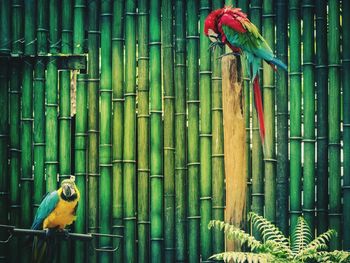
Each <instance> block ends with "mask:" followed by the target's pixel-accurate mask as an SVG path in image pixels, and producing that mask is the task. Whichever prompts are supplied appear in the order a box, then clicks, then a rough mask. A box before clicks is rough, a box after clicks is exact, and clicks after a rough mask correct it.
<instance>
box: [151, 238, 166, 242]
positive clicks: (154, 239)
mask: <svg viewBox="0 0 350 263" xmlns="http://www.w3.org/2000/svg"><path fill="white" fill-rule="evenodd" d="M163 240H164V238H162V237H152V238H151V241H163Z"/></svg>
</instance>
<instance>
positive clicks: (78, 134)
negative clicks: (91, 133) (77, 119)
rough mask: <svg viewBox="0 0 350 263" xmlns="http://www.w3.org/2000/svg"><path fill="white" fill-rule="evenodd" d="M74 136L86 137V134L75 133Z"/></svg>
mask: <svg viewBox="0 0 350 263" xmlns="http://www.w3.org/2000/svg"><path fill="white" fill-rule="evenodd" d="M74 135H75V137H86V136H87V133H86V132H76V133H75V134H74Z"/></svg>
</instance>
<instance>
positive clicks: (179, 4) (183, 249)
mask: <svg viewBox="0 0 350 263" xmlns="http://www.w3.org/2000/svg"><path fill="white" fill-rule="evenodd" d="M185 30H186V29H185V11H184V1H183V0H176V3H175V207H176V209H175V247H176V253H175V260H176V262H184V261H185V260H186V258H187V254H186V253H187V243H186V241H187V229H186V211H187V209H186V189H187V188H186V186H187V184H186V170H187V167H186V81H185V73H186V72H185V67H186V58H185V52H186V50H185V49H186V41H185Z"/></svg>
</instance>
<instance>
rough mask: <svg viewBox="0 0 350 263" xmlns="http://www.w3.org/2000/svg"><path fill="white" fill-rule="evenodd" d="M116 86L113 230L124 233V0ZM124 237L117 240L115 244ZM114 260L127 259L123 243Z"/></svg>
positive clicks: (118, 14)
mask: <svg viewBox="0 0 350 263" xmlns="http://www.w3.org/2000/svg"><path fill="white" fill-rule="evenodd" d="M112 23H113V26H112V72H118V74H115V73H114V74H112V89H113V127H112V129H113V136H112V143H113V147H112V158H113V161H112V163H113V204H112V205H113V233H114V234H117V235H123V163H122V160H123V124H124V117H123V116H124V45H123V44H124V39H123V36H124V35H123V32H124V31H123V28H124V1H119V0H115V1H114V4H113V22H112ZM120 242H121V241H120V240H114V243H113V247H115V246H116V245H118V244H119V243H120ZM113 262H123V246H120V249H119V250H118V251H116V253H114V254H113Z"/></svg>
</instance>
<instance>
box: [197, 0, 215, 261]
mask: <svg viewBox="0 0 350 263" xmlns="http://www.w3.org/2000/svg"><path fill="white" fill-rule="evenodd" d="M199 10H200V28H201V31H203V27H204V21H205V19H206V17H207V16H208V14H209V11H210V4H209V1H208V0H201V1H200V9H199ZM209 42H210V41H209V38H208V37H207V36H206V35H205V34H200V62H201V63H200V86H199V94H200V105H201V110H200V120H201V122H200V163H201V165H200V215H201V219H200V241H201V243H200V245H201V246H200V251H201V256H202V259H203V260H204V261H206V260H207V259H208V258H209V257H210V256H211V255H212V233H211V231H208V223H209V221H210V220H211V219H212V214H211V210H212V208H211V198H212V189H211V187H212V185H211V182H212V174H211V172H212V166H211V165H212V163H211V155H212V147H211V130H212V129H211V124H212V123H211V122H212V119H211V96H210V95H211V85H210V84H211V83H210V82H211V65H210V64H211V63H210V62H211V61H210V56H211V54H210V52H208V46H209Z"/></svg>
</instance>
